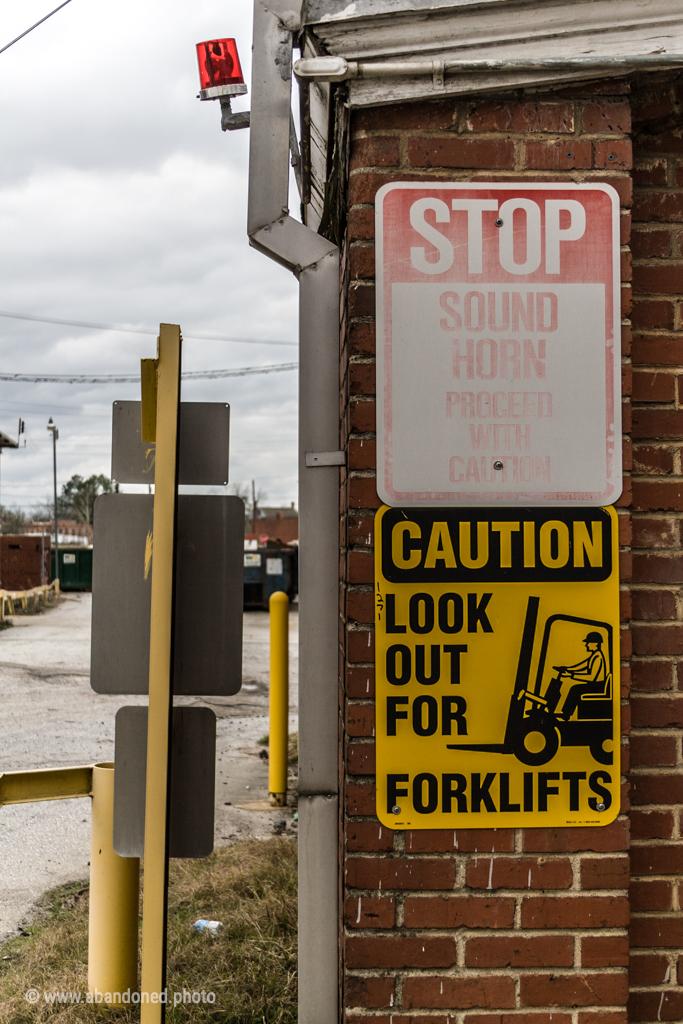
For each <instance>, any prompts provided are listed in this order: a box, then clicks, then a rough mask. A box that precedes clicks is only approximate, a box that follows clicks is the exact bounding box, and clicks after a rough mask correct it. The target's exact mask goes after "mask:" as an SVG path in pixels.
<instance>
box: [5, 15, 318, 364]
mask: <svg viewBox="0 0 683 1024" xmlns="http://www.w3.org/2000/svg"><path fill="white" fill-rule="evenodd" d="M67 2H70V0H67ZM0 53H2V50H0ZM0 316H6V317H9V319H11V320H33V321H35V322H36V323H39V324H60V325H61V326H63V327H86V328H88V329H89V330H95V331H119V332H121V333H123V334H148V335H150V334H151V335H153V336H154V337H156V335H157V334H158V333H159V331H158V330H154V329H153V328H151V327H124V326H123V325H122V324H96V323H91V322H90V321H89V320H61V319H60V318H59V317H56V316H34V315H33V314H32V313H8V312H6V311H3V310H0ZM183 337H184V338H185V340H186V341H229V342H231V343H235V344H238V345H288V346H292V345H293V346H294V347H296V346H297V344H298V343H297V342H296V341H274V340H273V339H271V338H222V337H219V336H217V335H215V334H192V335H189V334H186V335H183Z"/></svg>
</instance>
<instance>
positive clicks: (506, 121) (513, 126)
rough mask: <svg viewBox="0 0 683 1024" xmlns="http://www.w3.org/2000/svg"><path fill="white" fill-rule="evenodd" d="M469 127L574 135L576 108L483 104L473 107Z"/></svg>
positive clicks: (564, 105) (556, 105) (548, 104)
mask: <svg viewBox="0 0 683 1024" xmlns="http://www.w3.org/2000/svg"><path fill="white" fill-rule="evenodd" d="M467 127H468V128H469V130H470V131H474V132H573V131H574V104H573V103H516V102H515V103H509V102H496V101H494V100H480V101H478V102H476V103H472V104H470V107H469V110H468V112H467Z"/></svg>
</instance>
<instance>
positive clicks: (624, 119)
mask: <svg viewBox="0 0 683 1024" xmlns="http://www.w3.org/2000/svg"><path fill="white" fill-rule="evenodd" d="M583 130H584V132H590V133H596V134H597V133H598V132H621V133H622V134H627V133H628V132H630V131H631V105H630V103H624V102H618V103H586V104H585V106H584V108H583Z"/></svg>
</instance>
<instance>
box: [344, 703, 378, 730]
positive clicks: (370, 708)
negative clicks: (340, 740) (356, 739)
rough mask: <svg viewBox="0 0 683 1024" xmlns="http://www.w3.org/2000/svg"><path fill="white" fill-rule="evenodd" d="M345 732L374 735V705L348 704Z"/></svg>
mask: <svg viewBox="0 0 683 1024" xmlns="http://www.w3.org/2000/svg"><path fill="white" fill-rule="evenodd" d="M346 732H347V733H348V735H349V736H374V735H375V707H374V705H373V704H348V705H347V707H346Z"/></svg>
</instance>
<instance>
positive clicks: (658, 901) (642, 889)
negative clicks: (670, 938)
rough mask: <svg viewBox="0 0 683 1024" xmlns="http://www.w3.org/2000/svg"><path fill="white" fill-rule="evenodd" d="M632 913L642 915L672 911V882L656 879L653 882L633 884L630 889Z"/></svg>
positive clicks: (634, 882)
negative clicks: (650, 912) (651, 912)
mask: <svg viewBox="0 0 683 1024" xmlns="http://www.w3.org/2000/svg"><path fill="white" fill-rule="evenodd" d="M628 895H629V899H630V901H631V913H633V914H642V913H647V912H648V911H654V910H671V901H672V896H673V892H672V887H671V882H664V881H662V880H661V879H656V880H655V881H653V882H644V881H642V882H638V881H633V882H631V888H630V889H629V894H628Z"/></svg>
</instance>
